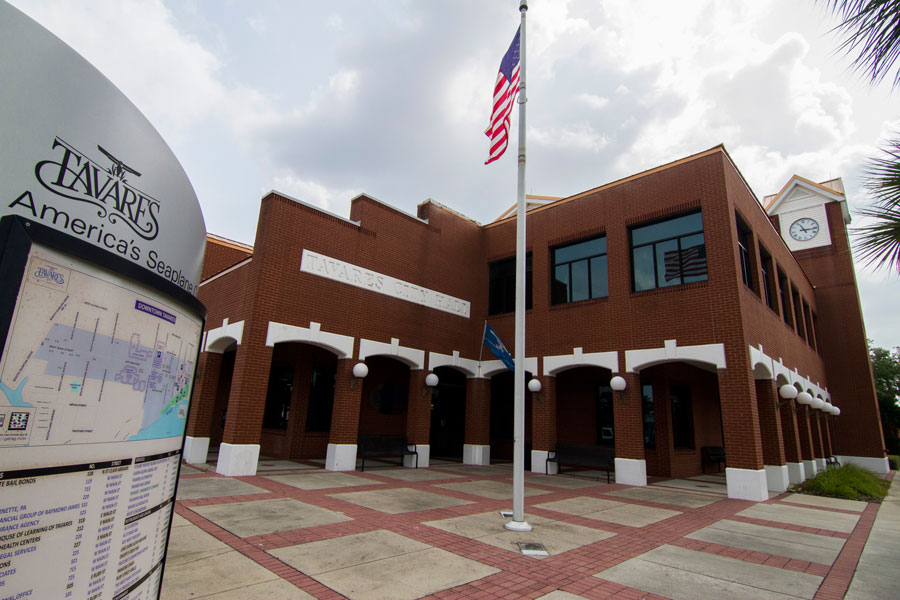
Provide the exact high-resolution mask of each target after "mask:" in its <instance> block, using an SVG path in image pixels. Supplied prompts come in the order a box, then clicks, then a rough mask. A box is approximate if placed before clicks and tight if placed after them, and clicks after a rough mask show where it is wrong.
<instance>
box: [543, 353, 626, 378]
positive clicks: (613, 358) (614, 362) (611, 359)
mask: <svg viewBox="0 0 900 600" xmlns="http://www.w3.org/2000/svg"><path fill="white" fill-rule="evenodd" d="M575 367H602V368H604V369H609V370H610V371H612V372H613V373H618V372H619V353H618V352H615V351H613V352H588V353H585V352H584V349H583V348H572V354H559V355H556V356H545V357H544V375H545V376H547V375H556V374H557V373H559V372H561V371H565V370H566V369H572V368H575Z"/></svg>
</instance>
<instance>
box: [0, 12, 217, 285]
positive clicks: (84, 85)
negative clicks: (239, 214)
mask: <svg viewBox="0 0 900 600" xmlns="http://www.w3.org/2000/svg"><path fill="white" fill-rule="evenodd" d="M0 34H2V37H0V48H2V54H0V57H2V59H0V81H2V82H3V85H2V86H0V124H2V128H3V145H2V147H0V173H2V175H3V177H2V180H0V216H2V215H6V214H14V215H19V216H21V217H24V218H26V219H30V220H33V221H36V222H39V223H41V224H43V225H47V226H48V227H52V228H54V229H57V230H59V231H62V232H64V233H66V234H68V235H70V236H73V237H76V238H78V239H81V240H84V241H86V242H88V243H90V244H93V245H95V246H98V247H100V248H102V249H104V250H106V251H109V252H113V253H115V254H117V255H118V256H121V257H123V258H125V259H127V260H130V261H132V262H134V263H135V264H137V265H140V266H141V267H142V268H144V269H147V270H149V271H151V272H152V273H154V274H155V275H157V276H160V277H163V278H164V279H166V280H168V281H171V282H172V283H174V284H175V285H177V286H179V287H181V288H182V289H184V290H186V291H188V292H189V293H191V294H194V295H196V293H197V285H198V284H199V278H200V270H201V267H202V262H203V250H204V245H205V242H206V239H205V235H203V234H201V235H197V232H198V231H202V232H203V233H204V234H205V231H206V228H205V225H204V223H203V215H202V213H201V212H200V205H199V203H198V202H197V198H196V196H195V195H194V191H193V188H192V187H191V184H190V181H189V180H188V178H187V175H185V173H184V170H183V169H182V168H181V165H180V164H179V163H178V160H177V159H176V158H175V156H174V154H172V151H171V150H170V149H169V147H168V146H167V145H166V143H165V142H164V141H163V140H162V138H161V137H160V136H159V134H158V133H157V132H156V130H155V129H154V128H153V126H152V125H151V124H150V123H149V122H148V121H147V119H145V118H144V117H143V115H141V113H140V112H139V111H138V110H137V108H135V107H134V105H133V104H131V102H129V101H128V99H127V98H126V97H125V96H124V95H123V94H122V92H120V91H119V90H118V89H116V88H115V86H113V85H112V83H110V82H109V80H107V79H106V78H105V77H103V75H101V74H100V73H99V72H98V71H97V70H96V69H94V67H92V66H91V65H90V64H89V63H88V62H87V61H85V60H84V59H83V58H82V57H81V56H79V55H78V54H76V53H75V52H73V51H72V50H71V49H70V48H69V47H68V46H66V45H65V44H63V43H62V42H61V41H60V40H58V39H57V38H55V37H54V36H52V35H51V34H50V33H49V32H47V31H46V30H45V29H43V28H42V27H40V26H39V25H38V24H37V23H35V22H33V21H31V20H30V19H28V17H26V16H24V15H22V14H21V13H20V12H18V11H17V10H16V9H14V8H12V7H11V6H9V5H8V4H6V3H5V2H3V1H2V0H0Z"/></svg>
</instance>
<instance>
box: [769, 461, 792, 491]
mask: <svg viewBox="0 0 900 600" xmlns="http://www.w3.org/2000/svg"><path fill="white" fill-rule="evenodd" d="M765 469H766V486H768V488H769V491H770V492H786V491H787V489H788V486H789V485H790V481H791V477H790V474H789V473H788V467H787V465H766V466H765Z"/></svg>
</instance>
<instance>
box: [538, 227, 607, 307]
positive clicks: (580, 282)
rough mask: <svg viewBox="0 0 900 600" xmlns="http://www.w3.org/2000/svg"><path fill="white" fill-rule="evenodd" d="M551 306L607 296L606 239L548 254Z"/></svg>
mask: <svg viewBox="0 0 900 600" xmlns="http://www.w3.org/2000/svg"><path fill="white" fill-rule="evenodd" d="M551 258H552V265H551V272H552V276H553V282H552V286H551V289H552V292H551V294H552V298H551V302H552V303H553V304H565V303H567V302H578V301H579V300H587V299H589V298H604V297H606V296H608V295H609V279H608V276H607V264H606V237H597V238H593V239H590V240H585V241H583V242H576V243H574V244H569V245H567V246H560V247H558V248H554V249H553V250H552V251H551Z"/></svg>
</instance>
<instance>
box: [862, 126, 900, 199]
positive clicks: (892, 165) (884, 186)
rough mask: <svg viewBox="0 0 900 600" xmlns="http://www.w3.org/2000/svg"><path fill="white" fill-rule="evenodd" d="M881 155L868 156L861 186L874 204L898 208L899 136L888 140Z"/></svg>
mask: <svg viewBox="0 0 900 600" xmlns="http://www.w3.org/2000/svg"><path fill="white" fill-rule="evenodd" d="M881 152H882V156H879V157H876V158H870V159H869V160H868V161H867V163H866V166H865V168H864V169H863V173H862V175H863V187H865V189H866V190H867V191H868V192H869V194H871V195H872V198H873V199H874V200H875V204H876V205H878V206H881V207H885V208H900V138H894V139H892V140H888V142H887V144H886V145H885V146H882V148H881Z"/></svg>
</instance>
